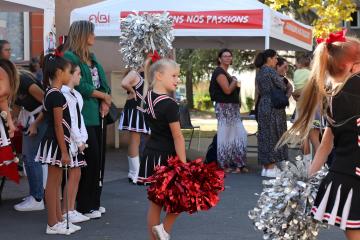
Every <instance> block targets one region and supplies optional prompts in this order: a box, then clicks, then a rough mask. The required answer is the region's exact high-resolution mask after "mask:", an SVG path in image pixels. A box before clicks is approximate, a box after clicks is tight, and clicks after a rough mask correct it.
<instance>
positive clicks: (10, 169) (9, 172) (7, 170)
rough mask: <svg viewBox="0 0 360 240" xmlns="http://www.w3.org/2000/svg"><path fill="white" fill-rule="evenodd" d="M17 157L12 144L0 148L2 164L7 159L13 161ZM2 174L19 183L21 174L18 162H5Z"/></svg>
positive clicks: (0, 161) (0, 168) (1, 168)
mask: <svg viewBox="0 0 360 240" xmlns="http://www.w3.org/2000/svg"><path fill="white" fill-rule="evenodd" d="M14 158H15V155H14V153H13V150H12V147H11V145H9V146H5V147H1V148H0V164H3V163H4V162H5V161H9V160H10V161H11V160H13V159H14ZM0 176H5V177H7V178H8V179H10V180H12V181H14V182H16V183H19V181H20V176H19V172H18V169H17V164H16V163H15V162H11V163H10V164H4V165H1V166H0Z"/></svg>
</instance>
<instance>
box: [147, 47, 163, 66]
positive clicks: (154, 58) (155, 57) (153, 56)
mask: <svg viewBox="0 0 360 240" xmlns="http://www.w3.org/2000/svg"><path fill="white" fill-rule="evenodd" d="M148 57H149V58H151V62H152V63H155V62H157V61H159V60H160V59H161V57H160V55H159V53H158V51H156V50H155V51H154V52H153V53H150V54H149V55H148Z"/></svg>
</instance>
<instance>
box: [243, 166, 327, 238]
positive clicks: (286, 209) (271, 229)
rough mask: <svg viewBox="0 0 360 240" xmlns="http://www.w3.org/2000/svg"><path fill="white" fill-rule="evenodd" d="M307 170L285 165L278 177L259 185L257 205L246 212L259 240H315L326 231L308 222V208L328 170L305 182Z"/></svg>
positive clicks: (322, 224) (324, 225)
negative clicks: (257, 233) (258, 234)
mask: <svg viewBox="0 0 360 240" xmlns="http://www.w3.org/2000/svg"><path fill="white" fill-rule="evenodd" d="M308 168H309V163H308V162H307V161H303V160H297V161H295V162H285V163H284V164H283V166H282V167H281V169H282V172H281V175H280V176H279V177H277V178H276V179H271V180H264V181H263V186H264V189H263V192H262V193H261V194H260V197H259V200H258V202H257V205H256V206H255V208H254V209H252V210H251V211H249V218H250V219H251V220H253V222H254V225H255V228H256V229H257V230H261V231H263V232H264V235H263V239H272V240H290V239H291V240H305V239H306V240H316V239H317V237H318V233H319V230H320V229H321V228H326V227H327V225H326V224H324V223H321V222H318V221H316V220H314V219H313V218H312V216H311V208H312V206H313V204H314V200H315V197H316V193H317V190H318V188H319V186H320V183H321V180H322V179H323V178H324V177H325V176H326V174H327V173H328V169H327V168H325V167H323V168H322V169H321V170H320V171H319V172H318V173H317V174H316V175H314V176H312V177H310V178H309V177H308Z"/></svg>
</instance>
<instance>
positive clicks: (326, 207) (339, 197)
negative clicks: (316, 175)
mask: <svg viewBox="0 0 360 240" xmlns="http://www.w3.org/2000/svg"><path fill="white" fill-rule="evenodd" d="M359 203H360V179H358V178H356V177H354V176H351V175H346V174H342V173H337V172H329V173H328V175H327V176H326V177H325V178H324V180H323V181H322V183H321V185H320V187H319V191H318V193H317V196H316V200H315V204H314V207H313V208H312V210H311V213H312V215H313V217H314V219H316V220H318V221H323V222H327V223H328V224H330V225H336V226H338V227H340V228H341V229H342V230H354V229H360V204H359Z"/></svg>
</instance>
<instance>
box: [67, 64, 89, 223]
mask: <svg viewBox="0 0 360 240" xmlns="http://www.w3.org/2000/svg"><path fill="white" fill-rule="evenodd" d="M80 78H81V72H80V67H79V66H77V65H73V64H72V76H71V79H70V81H69V83H68V84H66V85H63V86H62V88H61V92H62V94H63V95H64V96H65V98H66V101H67V103H68V107H69V111H70V117H71V129H70V151H71V154H72V156H73V159H72V160H73V161H72V162H71V164H70V170H69V179H68V181H67V182H68V186H65V187H64V191H63V196H65V195H66V194H68V196H67V201H68V203H67V204H68V214H69V221H70V222H72V223H79V222H84V221H88V220H90V218H89V217H87V216H85V215H83V214H81V213H79V212H78V211H76V210H75V200H76V194H77V191H78V186H79V181H80V177H81V170H80V168H81V167H84V166H86V162H85V159H84V155H83V154H84V153H83V151H84V149H85V143H86V141H87V138H88V135H87V131H86V128H85V124H84V119H83V116H82V115H81V110H82V107H83V105H84V101H83V98H82V96H81V94H80V93H79V92H78V91H76V90H75V89H74V87H75V86H78V85H79V84H80ZM66 189H67V191H68V192H67V193H66ZM63 199H64V198H63ZM65 206H66V201H63V213H65V214H64V217H65V215H66V207H65Z"/></svg>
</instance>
